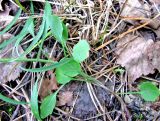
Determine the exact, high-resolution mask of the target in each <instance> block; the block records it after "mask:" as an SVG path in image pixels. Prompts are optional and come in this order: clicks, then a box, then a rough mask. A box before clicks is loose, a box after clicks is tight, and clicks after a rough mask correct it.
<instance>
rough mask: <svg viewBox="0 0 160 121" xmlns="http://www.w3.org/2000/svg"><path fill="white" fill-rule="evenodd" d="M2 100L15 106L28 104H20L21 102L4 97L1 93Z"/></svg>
mask: <svg viewBox="0 0 160 121" xmlns="http://www.w3.org/2000/svg"><path fill="white" fill-rule="evenodd" d="M0 99H1V100H3V101H5V102H7V103H11V104H14V105H20V104H27V103H26V102H20V101H16V100H13V99H11V98H8V97H6V96H4V95H2V94H1V93H0Z"/></svg>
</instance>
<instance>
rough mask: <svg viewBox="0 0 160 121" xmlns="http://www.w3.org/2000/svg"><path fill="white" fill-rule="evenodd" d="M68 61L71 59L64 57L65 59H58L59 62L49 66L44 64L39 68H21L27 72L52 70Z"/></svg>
mask: <svg viewBox="0 0 160 121" xmlns="http://www.w3.org/2000/svg"><path fill="white" fill-rule="evenodd" d="M69 61H71V59H66V60H65V61H60V62H55V63H53V64H51V65H49V66H44V67H41V68H34V69H25V68H22V67H21V68H22V70H24V71H29V72H44V71H48V70H53V69H55V68H57V67H59V66H62V65H64V64H66V63H68V62H69Z"/></svg>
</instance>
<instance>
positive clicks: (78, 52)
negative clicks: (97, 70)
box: [72, 40, 90, 63]
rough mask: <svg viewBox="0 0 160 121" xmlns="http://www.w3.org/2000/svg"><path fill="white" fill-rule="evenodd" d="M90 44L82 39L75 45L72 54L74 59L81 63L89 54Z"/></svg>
mask: <svg viewBox="0 0 160 121" xmlns="http://www.w3.org/2000/svg"><path fill="white" fill-rule="evenodd" d="M89 50H90V46H89V44H88V42H87V41H86V40H80V41H79V42H78V43H77V44H76V45H75V46H74V47H73V53H72V56H73V58H74V60H76V61H77V62H79V63H81V62H82V61H84V60H85V59H86V58H87V57H88V56H89Z"/></svg>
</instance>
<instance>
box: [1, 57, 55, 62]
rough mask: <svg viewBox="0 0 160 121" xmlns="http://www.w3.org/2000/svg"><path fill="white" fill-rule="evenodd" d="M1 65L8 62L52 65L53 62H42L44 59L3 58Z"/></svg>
mask: <svg viewBox="0 0 160 121" xmlns="http://www.w3.org/2000/svg"><path fill="white" fill-rule="evenodd" d="M0 62H1V63H8V62H43V63H54V61H53V60H44V59H33V58H31V59H28V58H3V59H0Z"/></svg>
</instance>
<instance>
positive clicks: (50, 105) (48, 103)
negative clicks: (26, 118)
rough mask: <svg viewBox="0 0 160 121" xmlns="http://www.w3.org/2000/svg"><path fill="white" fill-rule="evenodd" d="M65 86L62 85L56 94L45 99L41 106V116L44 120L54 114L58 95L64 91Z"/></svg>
mask: <svg viewBox="0 0 160 121" xmlns="http://www.w3.org/2000/svg"><path fill="white" fill-rule="evenodd" d="M63 86H64V85H62V86H61V87H60V88H59V89H58V90H57V91H56V92H55V93H53V94H51V95H49V96H47V97H45V99H44V100H43V101H42V104H41V106H40V111H41V113H40V115H41V118H42V119H44V118H46V117H47V116H49V115H50V114H52V112H53V110H54V108H55V106H56V101H57V100H56V98H57V93H58V92H59V91H60V90H61V89H62V87H63Z"/></svg>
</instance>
